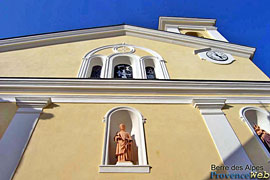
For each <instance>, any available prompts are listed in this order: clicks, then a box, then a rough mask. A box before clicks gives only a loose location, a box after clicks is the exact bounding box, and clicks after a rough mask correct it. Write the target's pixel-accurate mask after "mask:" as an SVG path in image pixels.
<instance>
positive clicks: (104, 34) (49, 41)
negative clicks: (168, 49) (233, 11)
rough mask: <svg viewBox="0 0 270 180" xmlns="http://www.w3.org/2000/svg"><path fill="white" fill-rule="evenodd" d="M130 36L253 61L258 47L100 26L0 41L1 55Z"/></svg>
mask: <svg viewBox="0 0 270 180" xmlns="http://www.w3.org/2000/svg"><path fill="white" fill-rule="evenodd" d="M123 35H130V36H135V37H140V38H146V39H151V40H157V41H162V42H167V43H173V44H179V45H184V46H189V47H196V48H205V47H210V48H213V49H218V50H222V51H224V52H227V53H231V54H232V55H237V56H242V57H248V58H252V57H253V54H254V52H255V48H253V47H247V46H242V45H237V44H233V43H229V42H223V41H218V40H212V39H205V38H199V37H192V36H187V35H183V34H178V33H172V32H167V31H160V30H154V29H148V28H143V27H138V26H132V25H116V26H106V27H96V28H89V29H83V30H71V31H64V32H55V33H47V34H41V35H31V36H25V37H18V38H9V39H4V40H0V52H6V51H12V50H20V49H27V48H33V47H41V46H46V45H54V44H61V43H69V42H76V41H84V40H92V39H100V38H108V37H117V36H123Z"/></svg>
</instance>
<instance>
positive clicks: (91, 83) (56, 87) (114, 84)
mask: <svg viewBox="0 0 270 180" xmlns="http://www.w3.org/2000/svg"><path fill="white" fill-rule="evenodd" d="M0 92H4V93H7V92H9V93H11V92H20V93H24V92H25V93H26V92H28V93H29V92H31V93H72V94H80V93H84V94H89V93H99V94H100V93H103V94H115V93H130V94H141V93H145V94H160V95H162V94H168V95H171V94H178V95H180V94H182V95H187V94H200V95H217V94H226V95H239V94H241V95H242V94H253V95H270V82H269V81H265V82H247V81H198V80H185V81H184V80H182V81H181V80H179V81H173V80H115V79H31V78H0Z"/></svg>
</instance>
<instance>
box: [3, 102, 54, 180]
mask: <svg viewBox="0 0 270 180" xmlns="http://www.w3.org/2000/svg"><path fill="white" fill-rule="evenodd" d="M16 103H17V106H18V110H17V112H16V114H15V116H14V117H13V119H12V121H11V122H10V124H9V126H8V128H7V129H6V131H5V133H4V135H3V136H2V138H1V140H0V179H1V180H9V179H12V177H13V174H14V172H15V170H16V168H17V166H18V165H19V162H20V159H21V157H22V155H23V153H24V150H25V148H26V146H27V144H28V141H29V139H30V137H31V135H32V133H33V130H34V128H35V126H36V123H37V121H38V118H39V116H40V114H41V112H42V110H43V108H44V107H45V106H47V105H48V104H49V103H50V98H38V97H31V98H30V97H22V98H16Z"/></svg>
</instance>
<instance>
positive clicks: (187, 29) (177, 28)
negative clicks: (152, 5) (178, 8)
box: [158, 17, 228, 42]
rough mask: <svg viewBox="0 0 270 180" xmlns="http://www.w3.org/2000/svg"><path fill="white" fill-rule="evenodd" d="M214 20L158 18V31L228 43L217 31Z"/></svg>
mask: <svg viewBox="0 0 270 180" xmlns="http://www.w3.org/2000/svg"><path fill="white" fill-rule="evenodd" d="M215 25H216V19H201V18H179V17H159V27H158V29H159V30H162V31H169V32H173V33H179V34H185V35H189V36H195V37H200V38H207V39H214V40H219V41H225V42H228V41H227V40H226V39H225V38H224V37H223V36H222V35H221V34H220V33H219V32H218V30H217V27H216V26H215Z"/></svg>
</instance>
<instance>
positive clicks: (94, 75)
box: [90, 66, 102, 78]
mask: <svg viewBox="0 0 270 180" xmlns="http://www.w3.org/2000/svg"><path fill="white" fill-rule="evenodd" d="M101 68H102V67H101V66H94V67H93V68H92V72H91V76H90V78H100V73H101Z"/></svg>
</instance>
